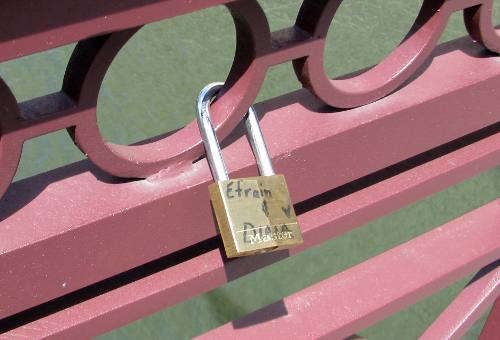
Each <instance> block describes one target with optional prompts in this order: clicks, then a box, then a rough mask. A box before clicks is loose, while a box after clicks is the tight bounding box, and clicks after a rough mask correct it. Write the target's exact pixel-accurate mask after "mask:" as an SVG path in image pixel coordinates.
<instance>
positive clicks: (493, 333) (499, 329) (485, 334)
mask: <svg viewBox="0 0 500 340" xmlns="http://www.w3.org/2000/svg"><path fill="white" fill-rule="evenodd" d="M498 338H500V298H498V299H497V301H496V302H495V304H494V305H493V309H492V310H491V312H490V315H489V316H488V320H486V324H485V325H484V328H483V331H482V332H481V335H480V336H479V340H497V339H498Z"/></svg>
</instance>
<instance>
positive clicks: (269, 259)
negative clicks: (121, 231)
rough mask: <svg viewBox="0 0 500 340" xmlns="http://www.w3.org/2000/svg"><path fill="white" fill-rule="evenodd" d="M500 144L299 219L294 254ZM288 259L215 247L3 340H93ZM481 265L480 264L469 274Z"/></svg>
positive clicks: (478, 167) (474, 148) (470, 166)
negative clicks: (299, 240) (227, 258)
mask: <svg viewBox="0 0 500 340" xmlns="http://www.w3.org/2000/svg"><path fill="white" fill-rule="evenodd" d="M499 145H500V134H496V135H494V136H491V137H489V138H486V139H483V140H481V141H479V142H476V143H474V144H472V145H469V146H466V147H464V148H461V149H459V150H457V151H454V152H452V153H449V154H447V155H445V156H443V157H440V158H437V159H435V160H433V161H430V162H427V163H424V164H422V165H420V166H418V167H416V168H413V169H411V170H408V171H405V172H403V173H401V174H398V175H396V176H393V177H391V178H389V179H386V180H384V181H382V182H380V183H377V184H374V185H372V186H369V187H367V188H365V189H363V190H360V191H357V192H355V193H352V194H350V195H348V196H345V197H342V198H340V199H338V200H336V201H334V202H332V203H328V204H325V205H323V206H321V207H319V208H317V209H314V210H311V211H308V212H306V213H304V214H302V215H300V216H299V222H300V223H301V225H302V226H303V232H304V240H305V245H304V246H303V247H301V248H296V249H294V253H297V252H300V251H302V250H304V249H307V248H309V247H313V246H315V245H317V244H320V243H321V242H323V241H324V240H326V239H329V238H332V237H335V236H338V235H341V234H343V233H345V232H348V231H350V230H352V229H354V228H356V227H357V226H359V225H362V224H364V223H366V222H369V221H371V220H373V219H375V218H378V217H381V216H383V215H384V214H386V213H387V212H389V211H393V210H397V209H400V208H402V207H403V206H405V205H407V204H410V203H413V202H415V201H418V200H420V199H422V198H424V197H425V196H427V195H429V194H431V193H433V192H435V191H438V190H442V189H444V188H446V187H448V186H450V185H453V184H456V183H458V182H460V181H463V180H464V179H466V178H468V177H471V176H474V175H476V174H478V173H480V172H483V171H485V170H487V169H489V168H491V167H493V166H495V165H497V164H499V163H500V148H499ZM497 230H498V229H497ZM462 255H463V256H464V257H465V255H466V254H462ZM284 257H286V255H285V256H283V255H279V254H268V255H265V256H259V257H253V258H252V259H247V258H240V259H236V260H234V261H231V262H227V263H225V262H224V260H223V258H222V255H221V253H220V252H219V250H212V251H209V252H207V253H204V254H202V255H199V256H196V257H194V258H192V259H190V260H186V261H185V262H183V263H182V264H179V265H175V266H170V267H166V268H165V269H162V270H161V271H158V272H157V273H154V274H151V275H148V276H147V277H144V278H141V279H135V280H134V281H133V282H130V283H129V284H127V285H124V286H121V287H118V288H116V289H113V290H111V291H109V292H105V293H103V294H100V295H98V296H95V297H93V298H87V300H86V301H83V302H76V304H75V305H73V306H66V307H65V308H64V309H62V310H53V311H51V312H50V314H49V315H45V316H44V317H42V318H40V319H38V320H32V322H29V323H28V324H25V325H22V324H20V325H19V326H18V327H16V328H15V329H12V330H11V331H9V332H8V333H6V334H4V337H5V338H9V337H16V336H18V337H28V338H30V337H33V336H35V335H37V336H44V337H45V336H47V337H55V338H88V337H91V336H95V335H97V334H100V333H103V332H106V331H109V330H111V329H113V328H116V327H119V326H123V325H125V324H127V323H129V322H131V321H134V320H137V319H139V318H142V317H144V316H145V315H148V314H151V313H154V312H157V311H160V310H161V309H164V308H166V307H169V306H173V305H175V304H177V303H179V302H182V301H184V300H185V299H188V298H190V297H192V296H195V295H197V294H200V293H203V292H206V291H208V290H211V289H214V288H216V287H218V286H220V285H223V284H224V283H226V282H228V281H231V280H234V279H236V278H238V277H241V276H242V275H245V274H247V273H249V272H252V271H254V270H257V269H258V268H262V267H264V266H266V265H268V264H270V263H274V262H276V261H279V260H281V259H283V258H284ZM479 268H480V265H479V264H478V266H477V267H476V268H471V269H470V270H471V271H472V270H474V269H479ZM10 322H14V320H10ZM353 333H354V332H353Z"/></svg>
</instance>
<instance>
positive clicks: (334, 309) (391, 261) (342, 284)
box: [200, 200, 500, 340]
mask: <svg viewBox="0 0 500 340" xmlns="http://www.w3.org/2000/svg"><path fill="white" fill-rule="evenodd" d="M499 207H500V200H495V201H493V202H491V203H490V204H487V205H485V206H484V207H481V208H479V209H477V210H475V211H473V212H471V213H468V214H466V215H464V216H462V217H460V218H458V219H457V220H455V221H452V222H450V223H447V224H445V225H443V226H441V227H439V228H436V229H434V230H432V231H430V232H428V233H426V234H424V235H422V236H419V237H417V238H415V239H413V240H411V241H409V242H406V243H405V244H403V245H401V246H398V247H396V248H393V249H391V250H389V251H387V252H385V253H383V254H381V255H378V256H376V257H373V258H371V259H369V260H367V261H365V262H363V263H361V264H359V265H357V266H355V267H352V268H350V269H348V270H346V271H345V272H342V273H340V274H337V275H335V276H333V277H331V278H329V279H326V280H324V281H322V282H320V283H318V284H315V285H313V286H310V287H308V288H306V289H304V290H302V291H300V292H299V293H296V294H293V295H291V296H289V297H286V298H284V299H283V303H284V305H285V307H286V315H284V316H280V317H277V318H273V319H271V320H268V321H262V322H256V320H266V314H271V313H272V311H273V307H275V305H270V306H268V307H266V308H264V309H262V310H259V311H257V312H254V313H252V314H250V315H248V316H247V317H245V318H243V319H242V320H239V321H238V325H239V328H235V327H234V326H233V324H231V323H230V324H226V325H224V326H222V327H219V328H217V329H215V330H213V331H210V332H207V333H205V334H204V335H202V336H200V338H205V339H231V338H233V339H234V338H237V339H241V340H244V339H266V338H268V337H269V335H270V334H272V338H273V339H276V340H278V339H287V340H288V339H290V338H292V339H319V338H324V339H343V338H346V337H348V336H349V335H351V334H354V333H356V332H358V331H359V330H361V329H363V328H365V327H368V326H370V325H372V324H374V323H375V322H377V321H379V320H382V319H384V318H385V317H387V316H389V315H391V314H393V313H394V312H396V311H398V310H400V309H401V308H403V307H404V306H407V305H409V304H411V303H414V302H416V301H418V300H420V299H422V298H424V297H425V296H428V295H430V294H431V293H433V292H435V291H437V290H439V289H441V288H444V287H446V286H447V285H449V284H451V283H452V282H454V281H455V280H457V279H459V278H460V277H462V276H463V275H464V274H466V273H468V272H470V271H472V270H474V269H475V268H477V267H478V266H483V265H486V264H488V263H489V262H491V261H494V260H496V259H498V258H499V257H500V238H499V237H498V230H499V228H500V209H499ZM443 254H446V256H443ZM245 325H248V326H246V327H245Z"/></svg>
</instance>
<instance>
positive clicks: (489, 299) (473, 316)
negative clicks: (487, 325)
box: [420, 236, 500, 340]
mask: <svg viewBox="0 0 500 340" xmlns="http://www.w3.org/2000/svg"><path fill="white" fill-rule="evenodd" d="M499 237H500V236H499ZM488 269H489V272H487V273H486V274H485V275H484V276H481V277H478V278H475V280H474V281H473V282H471V283H470V284H469V285H467V287H465V288H464V290H463V291H462V292H461V293H460V294H459V295H458V297H457V298H456V299H455V300H454V301H453V302H452V303H451V304H450V305H449V306H448V307H447V308H446V309H445V311H444V312H443V313H442V314H441V315H440V316H439V317H438V318H437V319H436V321H434V322H433V323H432V325H431V326H430V327H429V328H428V329H427V330H426V331H425V333H424V334H422V337H421V338H420V339H421V340H432V339H460V338H461V337H462V336H463V335H464V334H465V332H467V330H468V329H469V328H470V327H471V326H472V325H473V324H474V322H476V321H477V320H478V319H479V318H480V317H481V315H482V314H483V313H484V312H485V311H486V309H487V308H488V307H489V306H490V305H491V304H492V303H493V301H495V299H496V298H497V297H498V296H499V295H500V266H499V264H498V263H494V266H493V268H485V270H488ZM478 275H483V273H481V271H480V274H478Z"/></svg>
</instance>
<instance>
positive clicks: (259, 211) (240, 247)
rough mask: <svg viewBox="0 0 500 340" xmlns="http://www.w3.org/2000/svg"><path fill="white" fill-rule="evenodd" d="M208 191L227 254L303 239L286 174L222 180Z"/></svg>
mask: <svg viewBox="0 0 500 340" xmlns="http://www.w3.org/2000/svg"><path fill="white" fill-rule="evenodd" d="M209 192H210V199H211V201H212V205H213V208H214V212H215V216H216V218H217V222H218V224H219V229H220V232H221V235H222V240H223V242H224V248H225V249H226V255H227V257H229V258H231V257H239V256H247V255H254V254H259V253H265V252H270V251H276V250H280V249H287V248H290V247H293V246H295V245H297V244H301V243H303V240H302V234H301V232H300V227H299V225H298V222H297V216H296V215H295V211H294V209H293V205H292V202H291V200H290V195H289V193H288V188H287V185H286V181H285V178H284V176H283V175H274V176H263V177H249V178H241V179H230V180H224V181H219V182H215V183H213V184H211V185H210V186H209Z"/></svg>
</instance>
